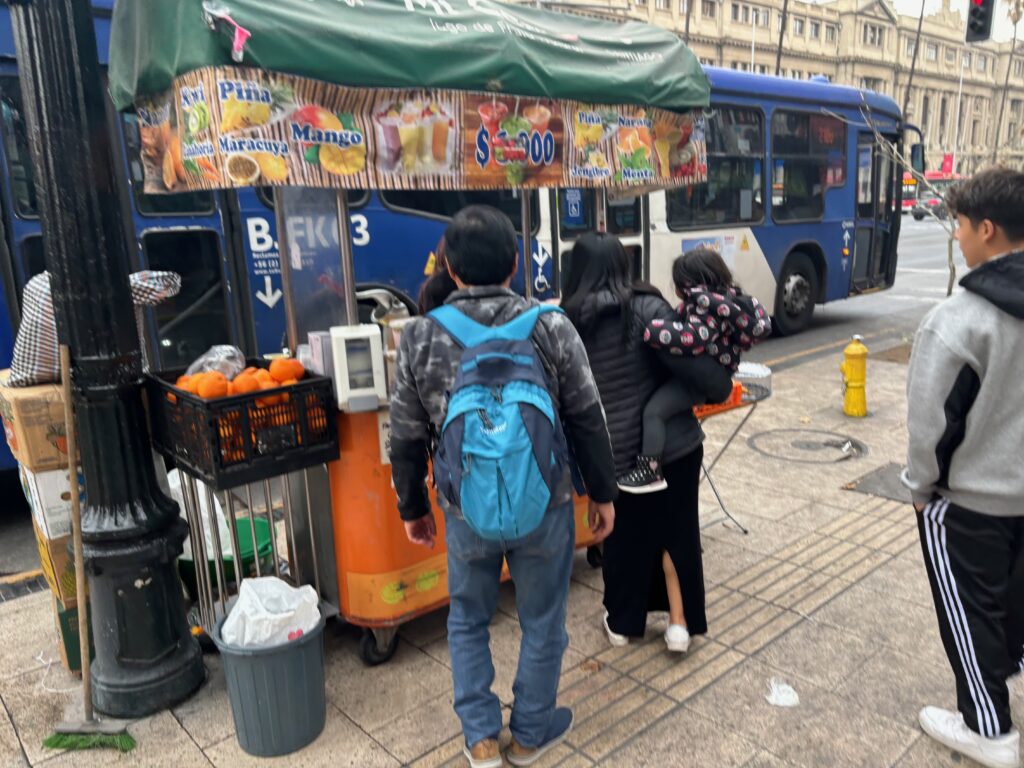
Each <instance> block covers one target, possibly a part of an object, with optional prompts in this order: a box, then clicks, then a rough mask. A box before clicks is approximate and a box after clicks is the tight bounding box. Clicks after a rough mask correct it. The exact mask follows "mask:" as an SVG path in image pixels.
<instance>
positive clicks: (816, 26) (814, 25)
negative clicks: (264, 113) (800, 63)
mask: <svg viewBox="0 0 1024 768" xmlns="http://www.w3.org/2000/svg"><path fill="white" fill-rule="evenodd" d="M820 39H821V22H820V21H812V22H811V40H820Z"/></svg>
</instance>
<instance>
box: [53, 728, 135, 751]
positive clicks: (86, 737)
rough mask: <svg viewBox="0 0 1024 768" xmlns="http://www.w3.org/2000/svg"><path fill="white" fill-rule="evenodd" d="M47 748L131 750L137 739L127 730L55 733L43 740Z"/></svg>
mask: <svg viewBox="0 0 1024 768" xmlns="http://www.w3.org/2000/svg"><path fill="white" fill-rule="evenodd" d="M43 746H44V747H46V748H47V749H62V750H63V749H69V750H81V749H116V750H118V751H119V752H131V751H132V750H133V749H135V739H133V738H132V735H131V734H130V733H128V732H127V731H124V732H123V733H54V734H52V735H51V736H49V737H47V738H46V739H45V740H44V741H43Z"/></svg>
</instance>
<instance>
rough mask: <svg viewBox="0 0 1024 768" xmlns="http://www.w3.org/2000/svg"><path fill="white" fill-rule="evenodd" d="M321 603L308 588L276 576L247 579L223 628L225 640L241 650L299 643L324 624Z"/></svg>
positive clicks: (221, 631)
mask: <svg viewBox="0 0 1024 768" xmlns="http://www.w3.org/2000/svg"><path fill="white" fill-rule="evenodd" d="M319 603H320V601H319V599H318V598H317V595H316V590H314V589H313V588H312V587H311V586H309V585H308V584H307V585H305V586H302V587H299V588H298V589H296V588H295V587H293V586H291V585H290V584H288V583H286V582H284V581H281V579H279V578H277V577H276V576H264V577H263V578H259V579H246V580H245V581H243V582H242V588H241V589H240V590H239V592H238V600H237V601H236V602H235V604H234V606H233V607H232V608H231V612H230V613H229V614H228V617H227V619H226V620H225V621H224V625H223V626H222V627H221V630H220V636H221V639H222V640H223V641H224V642H225V643H228V644H229V645H234V646H237V647H239V648H259V647H267V646H273V645H282V644H284V643H287V642H289V641H290V640H297V639H298V638H300V637H302V635H304V634H305V633H306V632H309V631H311V630H312V629H313V628H314V627H315V626H316V625H317V623H318V622H319V621H320V609H319V607H318V606H319Z"/></svg>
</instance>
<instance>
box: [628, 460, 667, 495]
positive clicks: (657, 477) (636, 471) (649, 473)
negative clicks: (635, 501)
mask: <svg viewBox="0 0 1024 768" xmlns="http://www.w3.org/2000/svg"><path fill="white" fill-rule="evenodd" d="M616 482H617V483H618V485H619V489H620V490H622V491H625V492H626V493H657V492H658V491H664V490H665V489H666V488H668V483H666V482H665V477H664V475H662V474H661V459H659V458H658V457H657V456H637V457H636V467H634V468H633V470H632V471H631V472H629V473H628V474H625V475H622V477H620V478H618V480H616Z"/></svg>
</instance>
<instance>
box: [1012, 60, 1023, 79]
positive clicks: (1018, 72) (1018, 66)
mask: <svg viewBox="0 0 1024 768" xmlns="http://www.w3.org/2000/svg"><path fill="white" fill-rule="evenodd" d="M1013 76H1014V77H1024V61H1015V62H1013Z"/></svg>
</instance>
